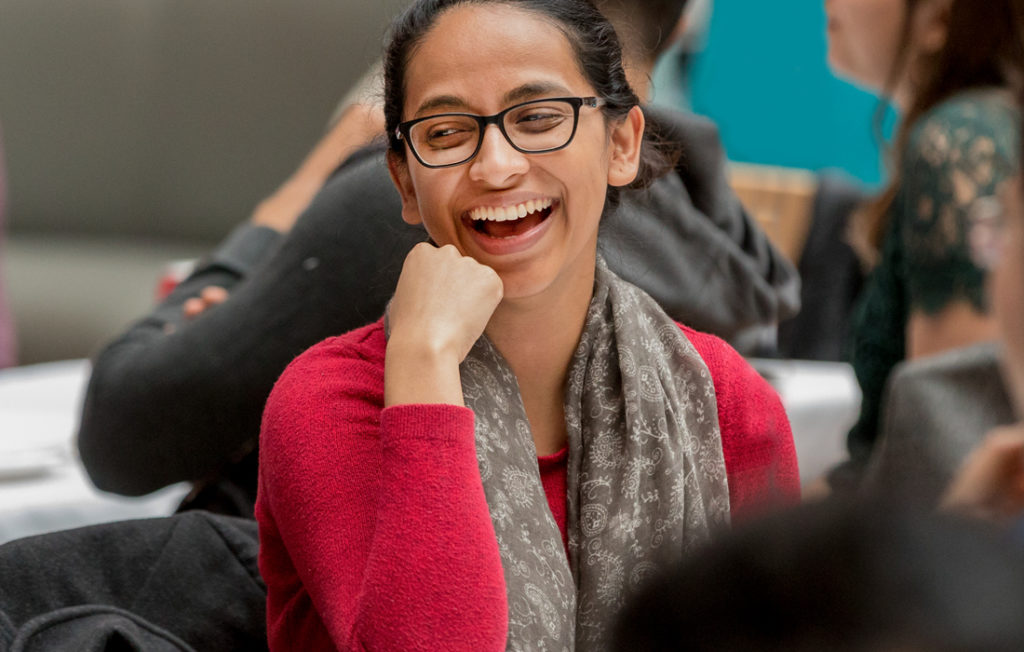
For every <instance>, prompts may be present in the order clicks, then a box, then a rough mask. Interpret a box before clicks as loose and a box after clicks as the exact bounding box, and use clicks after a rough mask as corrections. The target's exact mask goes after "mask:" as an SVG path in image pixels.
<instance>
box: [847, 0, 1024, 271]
mask: <svg viewBox="0 0 1024 652" xmlns="http://www.w3.org/2000/svg"><path fill="white" fill-rule="evenodd" d="M923 1H924V0H905V3H906V11H905V16H904V19H903V27H902V29H901V37H900V48H899V50H898V52H897V56H896V59H895V61H894V62H893V66H892V69H891V70H890V73H889V80H888V82H887V84H886V87H885V88H884V89H883V100H882V102H881V103H880V104H879V109H878V111H877V112H876V115H875V127H876V132H878V133H880V132H881V123H882V120H883V118H884V114H885V106H886V105H887V104H888V101H889V99H890V98H891V95H892V91H893V87H894V86H895V85H896V83H897V82H898V81H899V79H900V78H901V77H902V76H903V75H904V74H905V73H906V72H907V66H908V65H910V63H911V62H910V46H911V37H912V33H913V17H914V13H915V11H916V10H917V9H918V7H919V6H920V5H921V4H922V2H923ZM1022 31H1024V0H953V3H952V5H951V8H950V16H949V28H948V32H947V34H946V42H945V44H944V46H943V47H942V49H941V50H940V51H938V52H936V53H935V54H934V55H932V56H930V57H929V58H928V59H926V60H923V61H922V62H920V63H921V66H920V67H921V70H914V71H911V72H913V73H915V74H918V75H919V77H918V78H917V79H915V84H916V88H915V90H914V94H913V102H912V103H911V105H910V107H909V108H908V110H907V114H906V115H905V116H903V118H902V120H901V122H900V126H899V128H898V130H897V132H896V136H895V139H894V142H893V147H892V149H891V158H890V161H889V164H890V165H889V169H890V180H889V183H888V185H887V186H886V189H885V190H884V191H883V192H882V193H881V194H879V195H878V196H877V197H876V198H875V199H873V200H871V201H869V202H868V203H867V204H866V205H865V206H864V207H863V208H862V209H861V210H859V211H858V212H857V214H856V216H855V220H854V232H853V244H854V247H855V248H856V249H857V251H858V253H859V254H860V255H861V257H862V258H863V259H865V260H866V261H871V260H873V259H874V258H876V255H877V251H878V249H879V247H880V246H881V242H882V239H883V237H884V235H885V230H886V225H887V224H888V220H889V209H890V208H891V206H892V203H893V201H894V200H895V198H896V193H897V191H898V189H899V186H900V183H901V181H902V180H901V178H900V174H899V170H900V163H901V157H902V156H903V152H904V150H905V148H906V146H907V143H908V140H909V137H910V132H911V130H912V129H913V127H914V125H915V123H916V122H917V121H918V120H919V119H920V118H921V116H923V115H924V114H925V113H927V112H928V111H929V110H930V109H931V108H932V107H934V106H935V105H937V104H939V103H940V102H942V101H943V100H945V99H947V98H949V97H951V96H953V95H955V94H956V93H959V92H961V91H964V90H967V89H970V88H980V87H984V86H1000V87H1004V88H1010V89H1012V90H1017V89H1018V88H1019V87H1020V85H1021V83H1022V82H1024V34H1022Z"/></svg>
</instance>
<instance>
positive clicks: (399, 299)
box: [390, 243, 503, 361]
mask: <svg viewBox="0 0 1024 652" xmlns="http://www.w3.org/2000/svg"><path fill="white" fill-rule="evenodd" d="M502 293H503V286H502V282H501V278H500V277H499V276H498V274H497V273H496V272H495V271H494V270H493V269H491V268H490V267H487V266H486V265H481V264H480V263H478V262H477V261H475V260H474V259H472V258H470V257H468V256H463V255H462V254H461V253H459V251H458V249H456V248H455V247H453V246H452V245H445V246H443V247H435V246H433V245H430V244H427V243H421V244H419V245H417V246H415V247H413V249H412V251H410V252H409V255H408V256H407V257H406V259H405V264H404V265H403V266H402V273H401V275H400V276H399V279H398V286H397V288H396V290H395V297H394V299H393V300H392V302H391V311H390V320H391V331H392V337H396V336H397V337H399V338H402V339H403V340H406V343H407V344H410V343H415V344H416V345H417V346H419V347H424V348H425V349H428V350H433V351H437V350H444V351H451V352H452V353H455V354H457V356H458V359H459V360H460V361H461V360H462V359H463V358H464V357H465V356H466V354H468V353H469V349H470V348H472V346H473V343H474V342H476V340H477V339H478V338H479V337H480V335H481V334H482V333H483V331H484V328H486V326H487V322H488V321H490V318H491V315H492V314H493V313H494V310H495V308H497V306H498V304H499V303H500V302H501V298H502Z"/></svg>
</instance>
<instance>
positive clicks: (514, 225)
mask: <svg viewBox="0 0 1024 652" xmlns="http://www.w3.org/2000/svg"><path fill="white" fill-rule="evenodd" d="M542 216H543V213H542V212H541V211H537V212H536V213H530V214H529V215H527V216H526V217H521V218H519V219H518V220H508V221H506V222H492V221H490V220H485V221H484V222H483V232H484V233H486V234H487V235H489V236H491V237H492V238H511V237H512V236H515V235H519V234H521V233H526V232H527V231H529V230H530V229H532V228H533V227H535V226H537V225H538V224H540V222H541V219H542Z"/></svg>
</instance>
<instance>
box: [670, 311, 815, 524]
mask: <svg viewBox="0 0 1024 652" xmlns="http://www.w3.org/2000/svg"><path fill="white" fill-rule="evenodd" d="M680 328H681V329H682V331H683V334H684V335H685V336H686V337H687V339H689V340H690V342H691V343H692V344H693V346H694V348H696V349H697V352H698V353H699V354H700V356H701V358H703V360H704V363H705V364H706V365H707V367H708V370H709V371H710V372H711V378H712V381H713V383H714V386H715V399H716V401H717V403H718V425H719V430H720V432H721V436H722V456H723V457H724V459H725V468H726V471H727V473H728V476H729V499H730V502H731V506H732V507H731V509H732V513H733V517H734V518H735V519H740V520H742V519H744V518H747V517H749V516H752V515H756V514H758V513H761V512H763V511H764V510H766V509H769V508H770V507H771V506H773V505H777V504H779V503H788V502H793V501H796V500H797V499H798V498H799V495H800V474H799V470H798V465H797V459H796V447H795V444H794V443H793V434H792V431H791V430H790V426H789V419H788V418H787V416H786V411H785V409H784V408H783V406H782V401H781V400H780V399H779V395H778V394H777V393H776V392H775V390H774V389H773V388H772V387H771V385H769V384H768V382H767V381H766V380H764V378H762V377H761V375H760V374H758V373H757V371H755V370H754V368H753V367H752V366H750V364H749V363H748V362H747V361H746V360H744V359H743V357H742V356H741V355H740V354H739V353H737V352H736V350H735V349H733V348H732V347H731V346H729V345H728V344H726V343H725V342H724V341H722V340H721V339H719V338H717V337H715V336H714V335H708V334H706V333H701V332H699V331H695V330H693V329H691V328H687V327H685V326H680Z"/></svg>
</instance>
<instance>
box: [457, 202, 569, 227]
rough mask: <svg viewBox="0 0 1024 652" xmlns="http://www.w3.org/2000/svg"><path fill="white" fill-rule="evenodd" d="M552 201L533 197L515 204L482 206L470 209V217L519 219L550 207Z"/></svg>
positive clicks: (504, 219) (498, 219)
mask: <svg viewBox="0 0 1024 652" xmlns="http://www.w3.org/2000/svg"><path fill="white" fill-rule="evenodd" d="M551 203H552V202H551V200H550V199H531V200H530V201H527V202H523V203H522V204H516V205H514V206H497V207H494V206H481V207H480V208H474V209H473V210H471V211H469V217H470V219H473V220H491V221H492V222H505V221H508V220H518V219H519V218H521V217H526V216H527V215H529V214H530V213H535V212H537V211H542V210H544V209H546V208H550V206H551Z"/></svg>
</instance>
